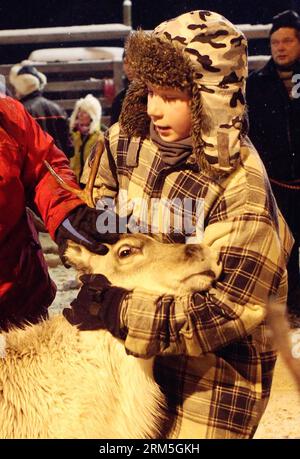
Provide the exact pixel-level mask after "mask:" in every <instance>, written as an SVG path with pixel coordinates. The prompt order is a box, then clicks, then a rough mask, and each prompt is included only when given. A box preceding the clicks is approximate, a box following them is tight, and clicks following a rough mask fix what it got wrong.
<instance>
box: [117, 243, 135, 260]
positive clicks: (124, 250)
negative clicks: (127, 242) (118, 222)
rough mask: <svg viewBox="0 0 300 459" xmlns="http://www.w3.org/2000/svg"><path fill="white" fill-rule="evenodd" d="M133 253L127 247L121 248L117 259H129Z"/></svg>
mask: <svg viewBox="0 0 300 459" xmlns="http://www.w3.org/2000/svg"><path fill="white" fill-rule="evenodd" d="M132 253H133V250H132V248H131V247H129V246H125V247H121V248H120V249H119V252H118V257H119V258H126V257H129V256H130V255H131V254H132Z"/></svg>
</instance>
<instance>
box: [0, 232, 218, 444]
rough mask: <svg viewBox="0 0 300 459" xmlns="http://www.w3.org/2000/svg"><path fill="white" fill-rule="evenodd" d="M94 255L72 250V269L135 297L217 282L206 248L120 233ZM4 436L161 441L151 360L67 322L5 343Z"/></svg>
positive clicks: (7, 337) (0, 378) (1, 362)
mask: <svg viewBox="0 0 300 459" xmlns="http://www.w3.org/2000/svg"><path fill="white" fill-rule="evenodd" d="M107 247H108V248H109V251H108V253H107V254H106V255H96V254H94V253H91V252H89V251H88V250H87V249H86V248H84V247H82V246H79V245H77V244H75V243H73V242H69V244H68V249H67V252H66V255H67V258H68V261H69V263H70V264H72V265H73V266H76V267H77V268H78V269H79V271H80V272H85V273H86V272H88V273H94V274H96V273H101V274H103V275H105V276H106V277H107V278H108V279H109V280H110V281H111V282H112V283H113V284H115V285H117V286H120V287H124V288H126V289H130V290H134V289H135V288H143V289H148V290H151V291H155V292H158V293H161V294H163V293H170V294H173V295H174V294H177V295H178V294H188V293H192V292H195V291H199V290H207V289H209V288H210V287H211V285H212V284H213V282H214V281H215V280H216V279H217V278H218V276H219V274H220V271H221V265H220V264H218V260H217V254H216V253H214V251H213V250H211V249H210V248H209V247H207V246H205V245H204V244H197V245H185V244H176V245H175V244H162V243H160V242H158V241H155V240H154V239H152V238H150V237H149V236H146V235H142V234H136V235H124V236H123V237H122V238H121V239H120V240H119V241H118V242H117V243H116V244H114V245H112V246H109V245H108V246H107ZM0 337H1V339H0V347H1V346H2V351H1V349H0V357H1V358H0V438H119V439H121V438H159V437H160V435H161V433H160V428H161V426H162V424H163V420H164V397H163V395H162V393H161V391H160V389H159V387H158V385H157V384H156V383H155V381H154V378H153V373H152V368H153V359H148V360H146V359H141V358H136V357H133V356H131V355H127V354H126V350H125V347H124V343H123V342H121V341H119V340H117V339H116V338H114V337H113V336H112V335H111V334H110V333H109V332H108V331H106V330H96V331H79V330H78V329H77V327H74V326H72V325H70V324H69V323H68V322H67V320H66V319H65V318H64V317H63V316H62V315H58V316H54V317H52V318H51V319H49V320H45V321H43V322H41V323H39V324H35V325H27V326H25V328H24V329H13V330H11V331H9V332H7V333H3V334H2V335H0Z"/></svg>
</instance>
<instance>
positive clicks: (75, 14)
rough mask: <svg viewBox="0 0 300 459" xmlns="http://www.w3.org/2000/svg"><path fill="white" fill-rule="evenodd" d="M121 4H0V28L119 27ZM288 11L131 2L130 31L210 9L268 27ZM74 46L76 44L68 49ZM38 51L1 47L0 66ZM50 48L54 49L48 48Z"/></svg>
mask: <svg viewBox="0 0 300 459" xmlns="http://www.w3.org/2000/svg"><path fill="white" fill-rule="evenodd" d="M122 4H123V0H86V1H84V0H44V1H40V0H23V1H21V0H0V27H1V29H18V28H29V27H54V26H68V25H81V24H101V23H111V22H118V23H122ZM288 8H292V9H295V10H296V11H298V12H299V13H300V0H132V22H133V27H134V28H136V27H138V26H141V27H142V28H144V29H152V28H153V27H155V25H157V24H159V23H160V22H161V21H163V20H164V19H167V18H171V17H174V16H177V15H178V14H181V13H183V12H186V11H191V10H193V9H210V10H212V11H217V12H219V13H221V14H224V16H225V17H227V18H228V19H229V20H231V21H232V22H234V23H236V24H242V23H252V24H257V23H261V24H263V23H269V22H270V20H271V18H272V16H273V15H274V14H276V13H278V12H280V11H283V10H285V9H288ZM88 44H90V45H93V44H94V43H88ZM97 44H98V43H97ZM108 44H110V43H108ZM76 45H78V43H77V44H76V43H75V44H69V45H68V46H76ZM86 45H87V43H86ZM57 46H59V43H58V44H57ZM251 46H252V48H253V49H252V54H254V53H255V54H259V53H261V52H265V51H266V49H265V48H266V46H267V41H266V42H265V43H263V42H261V41H260V43H257V44H256V43H252V44H251ZM41 47H45V45H44V46H43V45H39V46H35V45H33V46H31V45H30V46H29V45H27V46H19V47H18V49H16V47H12V46H3V45H2V46H1V49H0V63H9V62H16V61H17V60H20V59H24V58H26V57H27V56H28V53H29V52H30V51H31V50H32V49H37V48H41ZM51 47H55V45H54V44H53V45H52V44H51ZM262 47H264V49H262Z"/></svg>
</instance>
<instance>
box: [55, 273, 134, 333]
mask: <svg viewBox="0 0 300 459" xmlns="http://www.w3.org/2000/svg"><path fill="white" fill-rule="evenodd" d="M80 280H81V282H82V283H83V285H82V287H81V289H80V291H79V294H78V296H77V298H76V299H75V300H74V301H72V303H71V307H72V309H70V308H65V309H64V310H63V315H64V316H65V318H66V319H67V320H68V322H70V324H72V325H77V326H78V328H79V330H98V329H100V328H104V329H107V330H109V331H110V332H111V333H112V334H113V335H114V336H118V337H123V336H122V335H123V333H122V332H121V331H120V310H121V304H122V301H123V299H124V298H125V296H126V295H127V294H128V293H129V291H128V290H126V289H124V288H121V287H115V286H112V285H111V283H110V282H109V280H108V279H107V278H106V277H105V276H103V275H102V274H84V275H83V276H81V277H80Z"/></svg>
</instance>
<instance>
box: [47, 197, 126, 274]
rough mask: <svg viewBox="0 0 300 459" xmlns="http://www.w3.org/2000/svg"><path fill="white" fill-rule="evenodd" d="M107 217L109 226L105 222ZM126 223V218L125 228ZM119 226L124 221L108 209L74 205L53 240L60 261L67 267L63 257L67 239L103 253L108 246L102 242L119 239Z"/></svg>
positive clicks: (92, 250)
mask: <svg viewBox="0 0 300 459" xmlns="http://www.w3.org/2000/svg"><path fill="white" fill-rule="evenodd" d="M108 219H109V222H108V223H110V222H111V223H112V224H111V226H109V224H107V223H105V222H106V221H107V220H108ZM126 223H127V219H126V222H125V228H126ZM122 225H123V226H122ZM120 227H121V228H122V227H124V222H122V219H121V218H120V217H118V215H117V214H115V213H114V212H113V211H112V210H110V209H105V210H102V209H101V210H98V209H92V208H91V207H88V206H86V205H83V206H79V207H76V208H75V209H73V210H72V212H71V213H70V214H69V215H68V217H67V218H66V219H65V220H64V221H63V222H62V223H61V224H60V225H59V227H58V228H57V230H56V235H55V241H56V243H57V245H58V253H59V256H60V258H61V260H62V262H63V263H64V265H65V266H66V267H69V265H68V264H67V262H66V259H65V257H64V253H65V250H66V248H67V240H68V239H71V240H72V241H74V242H77V243H78V244H82V245H84V246H85V247H86V248H87V249H89V250H90V251H91V252H94V253H98V254H99V255H105V254H106V253H107V252H108V248H107V247H106V246H105V245H103V243H107V244H114V243H116V242H117V241H118V240H119V239H120V234H118V233H117V232H116V230H117V229H119V228H120Z"/></svg>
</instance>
